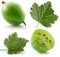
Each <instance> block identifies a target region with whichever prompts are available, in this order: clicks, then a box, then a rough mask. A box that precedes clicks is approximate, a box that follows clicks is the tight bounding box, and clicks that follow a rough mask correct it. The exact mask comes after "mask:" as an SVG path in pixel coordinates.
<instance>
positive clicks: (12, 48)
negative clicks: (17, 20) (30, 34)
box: [4, 32, 28, 54]
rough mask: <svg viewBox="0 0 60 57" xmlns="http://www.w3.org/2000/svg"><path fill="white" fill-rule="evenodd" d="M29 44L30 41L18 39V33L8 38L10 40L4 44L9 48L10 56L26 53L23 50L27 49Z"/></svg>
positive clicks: (6, 40)
mask: <svg viewBox="0 0 60 57" xmlns="http://www.w3.org/2000/svg"><path fill="white" fill-rule="evenodd" d="M27 42H28V40H26V39H24V38H21V37H20V38H19V37H17V33H16V32H14V33H12V34H11V35H9V36H8V38H6V39H5V40H4V44H5V46H6V47H7V48H8V53H9V54H16V53H19V52H22V51H24V49H23V48H24V47H25V45H26V43H27Z"/></svg>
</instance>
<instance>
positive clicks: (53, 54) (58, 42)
mask: <svg viewBox="0 0 60 57" xmlns="http://www.w3.org/2000/svg"><path fill="white" fill-rule="evenodd" d="M4 1H5V2H17V3H19V4H20V5H21V6H22V7H23V9H24V11H25V15H26V18H25V22H26V24H27V26H26V27H25V26H24V25H23V24H21V25H20V26H18V27H14V26H11V25H10V24H8V23H7V22H6V21H5V20H4V18H3V16H2V14H1V8H2V4H1V2H2V0H0V49H6V47H5V45H4V39H5V38H6V37H8V35H9V34H11V33H13V32H17V33H18V36H20V37H24V38H26V39H28V40H29V42H28V43H27V45H26V47H25V48H24V49H25V51H24V52H22V53H19V54H13V55H9V54H8V53H7V51H0V57H5V56H6V57H59V56H60V18H58V20H57V21H56V22H55V24H53V25H52V27H50V28H46V27H44V26H42V25H41V24H39V26H38V27H37V28H41V29H44V30H47V31H49V32H50V33H51V34H52V35H53V37H54V39H55V46H54V48H53V49H51V50H49V51H48V52H47V53H44V54H42V53H38V52H37V51H35V50H34V49H33V48H32V46H31V36H32V33H33V31H34V30H35V29H37V28H35V26H36V24H37V22H36V21H35V20H33V18H32V17H31V15H30V7H31V6H32V4H33V3H34V2H36V3H38V4H39V5H41V4H43V3H45V2H47V1H51V3H52V8H53V9H54V11H55V14H57V15H58V16H59V17H60V0H4Z"/></svg>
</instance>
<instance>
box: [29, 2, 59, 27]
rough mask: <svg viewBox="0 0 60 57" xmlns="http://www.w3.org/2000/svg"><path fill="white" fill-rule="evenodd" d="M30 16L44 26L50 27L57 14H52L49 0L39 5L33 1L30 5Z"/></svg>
mask: <svg viewBox="0 0 60 57" xmlns="http://www.w3.org/2000/svg"><path fill="white" fill-rule="evenodd" d="M30 14H31V16H32V18H33V19H35V20H36V21H38V22H39V23H41V24H42V25H43V26H45V27H51V24H53V23H55V21H56V20H57V18H58V16H57V15H56V14H54V10H53V9H52V5H51V2H50V1H48V2H46V3H44V4H43V5H41V6H38V4H37V3H34V4H33V5H32V7H31V12H30Z"/></svg>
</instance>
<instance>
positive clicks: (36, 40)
mask: <svg viewBox="0 0 60 57" xmlns="http://www.w3.org/2000/svg"><path fill="white" fill-rule="evenodd" d="M54 44H55V41H54V39H53V37H52V35H51V34H50V33H49V32H47V31H46V30H43V29H37V30H35V31H34V32H33V34H32V38H31V45H32V47H33V48H34V49H35V50H37V51H38V52H40V53H45V52H47V51H48V50H50V49H51V48H53V47H54Z"/></svg>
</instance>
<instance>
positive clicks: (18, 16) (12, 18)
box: [2, 2, 26, 26]
mask: <svg viewBox="0 0 60 57" xmlns="http://www.w3.org/2000/svg"><path fill="white" fill-rule="evenodd" d="M2 15H3V17H4V19H5V20H6V21H7V22H8V23H10V24H12V25H14V26H18V25H19V24H21V23H24V24H25V22H24V19H25V13H24V12H23V10H22V8H21V6H20V5H19V4H17V3H13V2H9V3H5V4H4V5H3V7H2ZM25 25H26V24H25Z"/></svg>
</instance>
